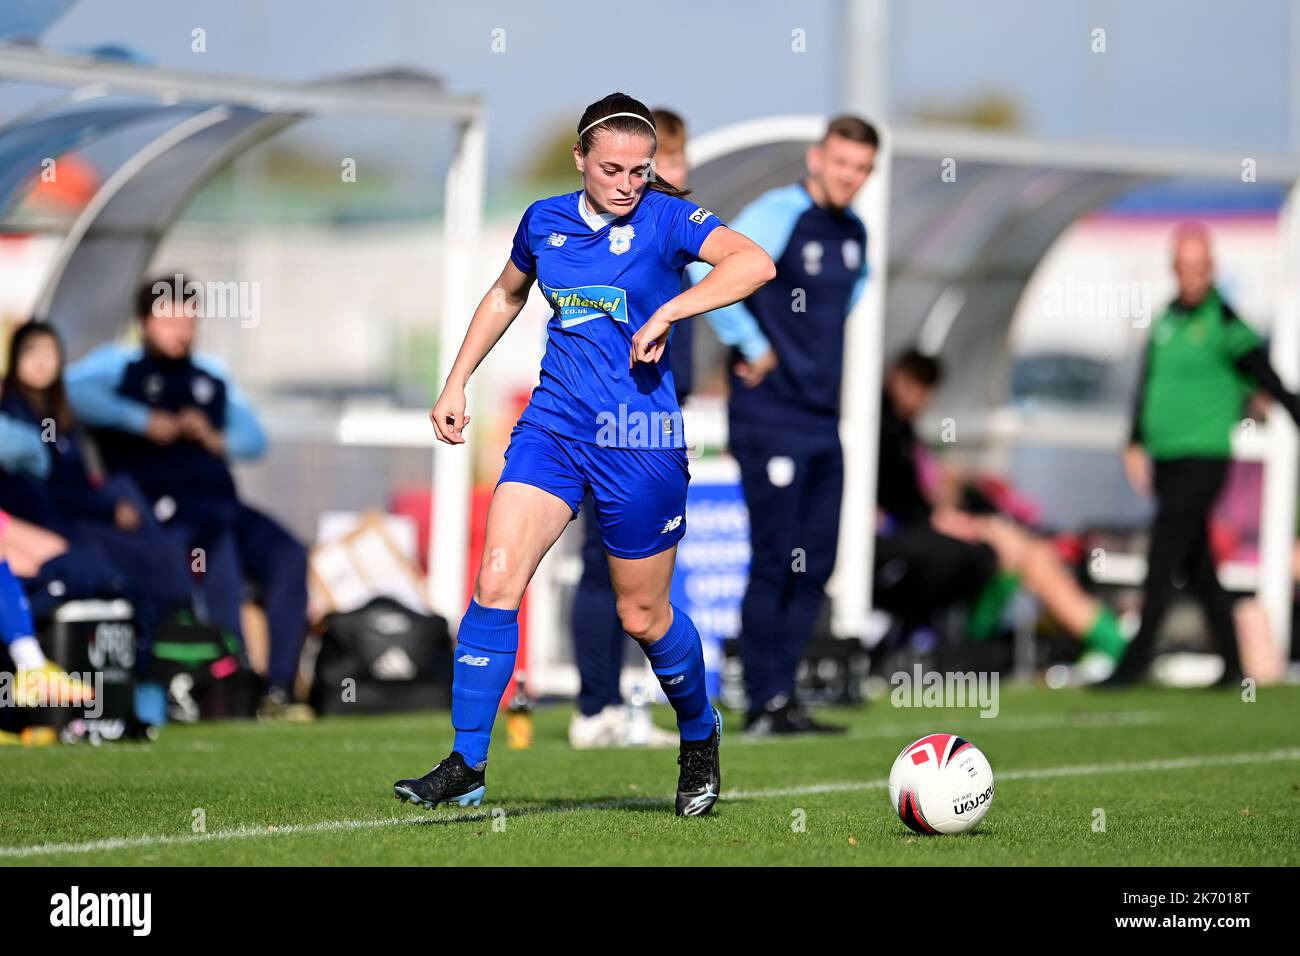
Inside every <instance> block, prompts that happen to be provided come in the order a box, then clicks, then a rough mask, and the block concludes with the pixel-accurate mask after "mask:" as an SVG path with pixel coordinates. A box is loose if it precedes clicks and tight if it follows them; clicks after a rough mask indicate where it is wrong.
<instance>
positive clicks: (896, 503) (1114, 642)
mask: <svg viewBox="0 0 1300 956" xmlns="http://www.w3.org/2000/svg"><path fill="white" fill-rule="evenodd" d="M942 375H943V369H942V366H941V365H940V363H939V360H938V359H936V358H934V357H933V356H929V355H925V354H923V353H921V352H919V351H916V350H909V351H907V352H904V353H903V354H902V355H900V356H899V357H898V358H897V359H895V360H894V361H893V363H891V365H890V367H889V369H888V370H887V371H886V373H885V387H884V392H883V394H882V396H881V402H880V457H879V464H878V469H879V471H878V480H877V484H876V497H877V508H878V511H879V512H880V514H879V521H878V529H879V533H878V535H877V538H876V559H875V582H876V585H875V588H874V592H873V593H874V595H875V597H874V600H875V603H876V606H877V607H880V608H881V609H883V610H886V611H890V612H891V613H898V614H902V615H904V616H915V614H916V613H917V612H918V611H926V610H931V609H933V608H935V607H936V606H942V605H944V604H949V605H951V604H957V603H966V604H967V605H968V608H969V614H968V620H967V626H966V631H967V635H968V636H969V637H971V638H972V639H974V640H982V639H987V638H989V637H991V636H992V635H993V634H994V632H995V631H996V629H997V626H998V624H999V623H1000V621H1001V619H1002V612H1003V610H1004V609H1005V607H1006V603H1007V601H1009V600H1010V599H1011V597H1012V595H1014V594H1015V592H1016V591H1017V590H1018V589H1019V588H1022V587H1023V588H1024V589H1025V590H1027V591H1029V592H1030V593H1031V594H1033V595H1034V596H1035V597H1036V598H1038V600H1039V601H1040V602H1041V603H1042V605H1043V608H1044V610H1045V611H1046V612H1047V614H1048V616H1049V617H1051V618H1052V619H1053V620H1054V621H1056V623H1057V624H1058V625H1059V626H1060V627H1061V629H1062V630H1064V631H1065V632H1067V633H1068V634H1070V635H1072V636H1074V637H1075V638H1077V639H1079V640H1080V641H1082V642H1083V645H1084V647H1085V649H1086V652H1093V653H1096V654H1100V655H1103V656H1104V657H1106V658H1108V659H1109V661H1111V662H1115V661H1118V660H1119V659H1120V658H1121V657H1122V656H1123V655H1124V648H1125V646H1126V641H1125V638H1124V634H1123V632H1122V631H1121V629H1120V624H1119V620H1118V619H1117V618H1116V617H1115V614H1114V612H1113V611H1111V609H1110V608H1108V607H1107V606H1106V605H1105V604H1103V603H1101V602H1100V601H1098V600H1097V599H1096V598H1094V597H1093V596H1092V595H1090V594H1088V593H1087V592H1086V591H1084V590H1083V589H1082V588H1081V587H1080V586H1079V582H1078V581H1077V580H1076V579H1075V577H1074V575H1072V574H1071V573H1070V571H1069V569H1068V568H1067V567H1066V566H1065V564H1064V562H1062V560H1061V558H1060V556H1059V555H1058V554H1057V552H1056V549H1055V547H1053V545H1052V543H1051V542H1050V541H1048V540H1046V539H1044V538H1041V537H1039V536H1037V535H1035V534H1034V533H1033V532H1032V531H1030V530H1028V529H1026V528H1024V527H1022V526H1020V525H1018V524H1016V523H1015V522H1014V521H1012V520H1009V519H1008V518H1005V517H1003V516H1002V515H999V514H973V513H971V512H967V511H962V510H960V509H957V508H954V507H951V506H948V505H942V504H940V505H936V503H935V502H933V501H932V500H931V498H930V496H929V495H927V493H926V490H925V489H924V488H923V487H922V483H921V480H920V475H919V470H918V465H917V451H918V447H919V446H918V440H917V437H916V431H915V429H914V424H913V423H914V422H915V421H916V419H917V418H918V417H919V416H920V415H921V414H922V413H923V412H924V411H925V410H926V409H927V408H928V407H929V406H930V403H931V402H932V401H933V398H934V391H935V389H936V387H937V386H938V384H939V382H940V380H941V378H942Z"/></svg>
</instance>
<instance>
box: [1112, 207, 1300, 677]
mask: <svg viewBox="0 0 1300 956" xmlns="http://www.w3.org/2000/svg"><path fill="white" fill-rule="evenodd" d="M1173 270H1174V276H1175V278H1176V280H1177V283H1178V297H1177V298H1176V299H1174V301H1173V302H1172V303H1170V305H1169V307H1168V308H1167V309H1166V310H1165V312H1164V314H1163V315H1161V316H1160V318H1159V319H1157V320H1156V322H1155V324H1154V325H1153V326H1152V329H1151V335H1150V337H1149V339H1148V341H1147V345H1146V351H1145V355H1144V359H1143V362H1142V377H1141V380H1140V381H1139V384H1138V389H1137V393H1136V400H1135V401H1134V404H1133V426H1132V430H1131V433H1130V438H1129V445H1128V448H1127V449H1126V450H1125V453H1124V470H1125V472H1126V473H1127V475H1128V479H1129V482H1130V483H1131V484H1132V485H1133V487H1134V488H1135V489H1136V490H1137V491H1138V492H1139V493H1141V494H1152V493H1154V496H1155V499H1156V516H1155V523H1154V525H1153V526H1152V529H1151V541H1150V545H1149V550H1148V554H1147V576H1146V583H1145V586H1144V595H1143V604H1142V623H1141V625H1140V627H1139V628H1138V633H1137V636H1136V637H1135V638H1134V639H1133V643H1132V644H1131V645H1130V646H1129V648H1128V652H1127V653H1126V654H1125V655H1124V659H1123V661H1122V662H1121V663H1120V666H1119V667H1117V668H1116V669H1115V672H1114V673H1113V674H1111V676H1110V678H1109V679H1108V680H1107V681H1106V684H1107V686H1112V687H1114V686H1125V685H1128V684H1132V683H1134V682H1135V681H1138V680H1140V679H1141V678H1142V677H1143V675H1144V674H1145V671H1146V668H1147V665H1148V664H1149V663H1150V661H1151V656H1152V651H1153V649H1154V646H1155V640H1156V631H1157V630H1158V628H1159V627H1160V623H1161V621H1162V620H1163V618H1164V616H1165V611H1166V610H1168V608H1169V604H1170V602H1171V600H1172V599H1173V594H1174V578H1175V576H1180V577H1185V578H1186V581H1187V585H1188V587H1189V588H1190V589H1191V590H1192V591H1193V593H1194V594H1195V595H1196V597H1197V598H1198V599H1199V600H1200V603H1201V605H1202V607H1204V609H1205V615H1206V619H1207V621H1208V624H1209V629H1210V633H1211V635H1212V637H1213V639H1214V641H1215V643H1216V644H1217V645H1218V648H1219V652H1220V653H1221V654H1222V655H1223V661H1224V672H1223V677H1222V678H1221V679H1220V681H1219V683H1220V684H1222V685H1233V686H1235V685H1239V684H1240V682H1241V679H1242V673H1241V659H1240V657H1239V655H1238V652H1237V631H1236V627H1235V626H1234V623H1233V617H1232V598H1231V596H1230V595H1229V594H1228V593H1227V592H1226V591H1225V590H1224V589H1223V585H1221V584H1220V583H1219V577H1218V574H1217V573H1216V571H1215V568H1214V558H1213V556H1212V555H1211V554H1210V539H1209V518H1210V510H1211V508H1212V507H1213V506H1214V502H1215V500H1216V499H1217V498H1218V496H1219V492H1220V491H1221V490H1222V488H1223V483H1224V480H1225V479H1226V478H1227V474H1228V462H1229V461H1230V459H1231V455H1232V432H1233V430H1234V429H1236V428H1237V427H1238V426H1239V425H1240V423H1241V421H1242V417H1243V414H1244V412H1245V407H1246V403H1247V402H1248V401H1249V400H1250V398H1251V396H1252V395H1254V394H1255V393H1256V392H1258V391H1260V390H1263V391H1264V392H1266V393H1268V394H1269V395H1271V396H1272V397H1273V398H1275V399H1276V400H1277V401H1278V403H1279V404H1280V405H1282V406H1283V407H1284V408H1285V409H1286V410H1287V411H1288V412H1289V413H1290V414H1291V417H1292V418H1293V419H1295V420H1296V421H1298V422H1300V401H1298V400H1297V398H1296V396H1295V395H1294V394H1292V393H1291V392H1289V391H1288V390H1287V389H1286V388H1285V386H1283V385H1282V382H1281V380H1280V379H1278V377H1277V373H1276V372H1274V370H1273V368H1272V366H1271V365H1270V364H1269V360H1268V351H1267V350H1266V348H1265V346H1264V343H1263V341H1262V340H1261V339H1260V337H1259V335H1258V334H1257V333H1256V332H1255V330H1254V329H1252V328H1251V327H1250V326H1249V325H1247V324H1246V323H1245V322H1243V321H1242V320H1241V319H1240V318H1238V316H1237V314H1236V313H1235V312H1234V311H1233V310H1232V307H1231V306H1230V305H1228V303H1227V302H1225V301H1224V300H1223V296H1222V295H1221V294H1220V293H1219V290H1218V289H1217V288H1215V285H1214V256H1213V252H1212V250H1211V244H1210V235H1209V232H1208V231H1207V230H1206V229H1205V227H1204V226H1202V225H1199V224H1188V225H1184V226H1181V227H1179V229H1178V230H1177V231H1176V232H1175V234H1174V241H1173Z"/></svg>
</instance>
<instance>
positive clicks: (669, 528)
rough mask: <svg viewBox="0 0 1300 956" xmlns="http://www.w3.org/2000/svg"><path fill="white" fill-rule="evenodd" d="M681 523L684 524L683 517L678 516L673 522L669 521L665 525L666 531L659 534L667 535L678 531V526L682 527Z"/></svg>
mask: <svg viewBox="0 0 1300 956" xmlns="http://www.w3.org/2000/svg"><path fill="white" fill-rule="evenodd" d="M681 523H682V516H681V515H678V516H677V517H676V518H674V519H673V520H672V521H669V522H668V523H667V524H665V525H664V530H662V531H660V532H659V533H660V534H667V533H668V532H669V531H676V530H677V528H678V526H679V525H681Z"/></svg>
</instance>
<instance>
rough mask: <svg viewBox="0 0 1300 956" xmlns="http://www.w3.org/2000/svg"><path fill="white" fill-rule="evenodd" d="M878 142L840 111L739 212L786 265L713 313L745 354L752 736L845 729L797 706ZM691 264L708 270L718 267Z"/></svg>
mask: <svg viewBox="0 0 1300 956" xmlns="http://www.w3.org/2000/svg"><path fill="white" fill-rule="evenodd" d="M879 142H880V141H879V137H878V135H877V133H876V130H875V128H874V127H872V126H871V124H870V123H868V122H866V121H865V120H862V119H859V118H857V117H854V116H840V117H837V118H835V119H833V120H832V121H831V122H830V124H829V125H828V127H827V130H826V134H825V135H824V136H823V137H822V139H821V141H820V142H817V143H814V144H813V145H812V146H810V147H809V148H808V152H807V156H806V161H807V166H808V174H807V176H805V177H804V179H802V180H801V181H800V182H797V183H794V184H793V185H790V186H785V187H782V188H779V189H774V190H772V191H770V192H767V193H764V194H763V195H762V196H760V197H759V198H758V199H756V200H754V201H753V202H752V203H751V204H750V205H749V206H747V207H746V208H745V209H744V210H743V211H742V212H741V213H740V215H739V216H737V217H736V219H735V222H734V228H735V229H736V230H737V231H738V232H742V233H744V234H745V235H746V236H749V237H750V238H751V239H753V240H754V241H755V242H756V243H758V244H759V245H760V246H762V247H763V249H765V250H766V251H767V253H768V254H769V255H770V256H771V257H772V260H773V261H774V262H775V263H776V270H777V275H776V279H775V280H774V281H772V282H769V283H768V284H767V285H765V286H763V287H762V288H761V289H759V290H758V291H757V292H755V293H754V294H753V295H751V296H750V297H748V298H747V299H745V301H744V302H743V303H736V304H735V305H732V306H730V307H728V308H726V309H722V310H718V311H715V312H712V313H710V314H709V316H708V321H709V323H710V325H711V326H712V327H713V329H714V331H715V332H716V333H717V335H718V337H719V338H720V339H721V340H722V342H723V344H725V345H730V346H733V347H734V348H735V350H736V352H737V355H736V361H735V363H734V365H733V368H732V374H731V397H730V401H729V404H728V428H729V443H730V447H731V453H732V455H733V456H734V457H735V459H736V461H737V462H738V463H739V465H740V472H741V483H742V485H743V488H744V493H745V503H746V505H747V506H748V509H749V521H750V543H751V550H752V557H751V564H750V572H749V583H748V585H747V587H746V590H745V597H744V602H743V604H742V607H741V635H740V648H741V660H742V663H743V665H744V673H745V689H746V693H747V696H748V699H749V711H748V715H747V718H746V732H747V733H750V734H754V735H760V736H761V735H767V734H786V733H805V732H837V731H839V730H842V728H837V727H831V726H827V725H825V724H822V723H820V722H818V721H815V720H813V719H812V718H811V717H810V716H809V715H808V714H807V713H806V711H805V710H804V709H803V708H802V707H801V706H800V705H799V702H798V701H797V700H796V698H795V693H794V691H795V672H796V670H797V668H798V665H799V661H800V659H801V658H802V656H803V651H804V647H805V646H806V644H807V642H808V638H809V637H810V636H811V634H812V630H813V627H814V626H815V624H816V621H817V617H818V615H819V613H820V612H821V608H822V605H823V603H824V598H825V585H826V581H827V579H828V578H829V577H830V574H831V570H832V569H833V568H834V566H835V550H836V545H837V541H838V537H839V522H840V497H841V492H842V486H843V458H842V455H841V451H840V440H839V412H840V382H841V377H842V373H843V357H844V322H845V319H846V318H847V317H848V314H849V312H850V311H851V310H852V308H853V306H854V304H855V303H856V302H857V299H858V297H859V296H860V295H861V293H862V288H863V285H864V283H865V281H866V278H867V256H866V244H867V233H866V228H865V227H864V226H863V224H862V221H861V220H860V219H859V218H858V217H857V216H856V215H855V214H854V212H853V210H852V209H850V208H849V207H850V204H851V203H852V202H853V199H854V197H855V196H856V195H857V193H858V190H860V189H861V188H862V186H863V185H864V184H865V183H866V181H867V177H868V176H869V175H870V174H871V170H872V168H873V166H874V162H875V155H876V149H877V148H878V146H879ZM690 271H691V275H692V278H696V279H697V280H698V279H699V278H702V277H703V276H704V275H706V274H707V271H708V267H707V266H703V265H696V266H692V267H691V270H690ZM864 533H865V532H864Z"/></svg>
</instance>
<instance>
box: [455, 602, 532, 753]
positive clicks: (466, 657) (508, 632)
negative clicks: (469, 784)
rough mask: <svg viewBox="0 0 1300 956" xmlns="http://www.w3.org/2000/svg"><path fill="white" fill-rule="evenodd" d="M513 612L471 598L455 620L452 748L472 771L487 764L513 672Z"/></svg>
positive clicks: (515, 632)
mask: <svg viewBox="0 0 1300 956" xmlns="http://www.w3.org/2000/svg"><path fill="white" fill-rule="evenodd" d="M517 650H519V611H518V609H514V610H506V609H504V608H495V607H483V606H482V605H481V604H479V603H478V602H477V601H475V600H474V599H473V598H471V599H470V602H469V607H468V608H467V609H466V611H465V616H464V617H463V618H461V621H460V631H459V633H458V634H457V643H456V666H455V672H454V673H453V675H452V683H451V725H452V726H453V727H454V728H456V741H455V743H454V744H453V745H452V749H453V750H455V751H456V752H457V753H458V754H460V755H461V756H462V757H464V758H465V763H466V764H468V765H469V766H470V767H473V768H475V769H476V770H482V769H483V767H484V766H486V765H487V756H488V744H489V743H490V742H491V740H492V723H493V721H495V720H496V716H497V710H498V708H499V707H500V706H501V696H502V695H503V694H504V693H505V692H506V686H507V685H508V684H509V683H510V678H511V676H512V675H513V674H514V671H515V652H516V651H517Z"/></svg>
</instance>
